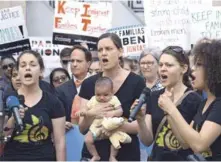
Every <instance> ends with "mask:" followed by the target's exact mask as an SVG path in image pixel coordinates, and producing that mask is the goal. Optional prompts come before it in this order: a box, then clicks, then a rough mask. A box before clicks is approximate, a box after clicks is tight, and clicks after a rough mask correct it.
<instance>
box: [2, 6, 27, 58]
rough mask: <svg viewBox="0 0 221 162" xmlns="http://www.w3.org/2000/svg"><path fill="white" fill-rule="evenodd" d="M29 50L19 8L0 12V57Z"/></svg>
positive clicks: (23, 21)
mask: <svg viewBox="0 0 221 162" xmlns="http://www.w3.org/2000/svg"><path fill="white" fill-rule="evenodd" d="M26 49H30V43H29V39H28V32H27V28H26V25H25V20H24V15H23V11H22V7H21V6H17V7H12V8H5V9H1V10H0V55H4V54H12V53H15V52H20V51H23V50H26Z"/></svg>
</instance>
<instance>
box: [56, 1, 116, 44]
mask: <svg viewBox="0 0 221 162" xmlns="http://www.w3.org/2000/svg"><path fill="white" fill-rule="evenodd" d="M111 24H112V3H109V2H98V3H85V2H75V1H56V5H55V16H54V29H53V43H54V44H65V45H74V44H79V43H81V42H86V43H87V44H88V45H89V47H90V46H92V47H93V48H96V43H97V37H99V36H100V35H101V34H103V33H105V32H106V31H107V30H108V29H110V28H111Z"/></svg>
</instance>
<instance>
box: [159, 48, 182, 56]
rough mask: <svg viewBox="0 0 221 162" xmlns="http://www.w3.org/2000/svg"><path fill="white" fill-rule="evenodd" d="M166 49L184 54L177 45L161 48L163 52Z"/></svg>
mask: <svg viewBox="0 0 221 162" xmlns="http://www.w3.org/2000/svg"><path fill="white" fill-rule="evenodd" d="M167 50H171V51H173V52H175V53H181V54H183V55H184V54H185V52H184V50H183V48H182V47H179V46H169V47H167V48H166V49H165V50H163V53H164V51H167Z"/></svg>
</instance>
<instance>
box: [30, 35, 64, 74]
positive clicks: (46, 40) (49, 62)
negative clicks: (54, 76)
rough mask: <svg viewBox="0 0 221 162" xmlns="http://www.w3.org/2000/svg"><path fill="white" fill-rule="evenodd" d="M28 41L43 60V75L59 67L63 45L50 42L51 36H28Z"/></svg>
mask: <svg viewBox="0 0 221 162" xmlns="http://www.w3.org/2000/svg"><path fill="white" fill-rule="evenodd" d="M30 43H31V48H32V50H35V51H37V52H39V53H40V54H41V56H42V58H43V60H44V65H45V72H44V76H47V75H49V74H50V72H51V71H52V70H53V69H54V68H58V67H61V63H60V52H61V50H62V49H63V48H64V47H65V46H63V45H54V44H52V38H51V37H30Z"/></svg>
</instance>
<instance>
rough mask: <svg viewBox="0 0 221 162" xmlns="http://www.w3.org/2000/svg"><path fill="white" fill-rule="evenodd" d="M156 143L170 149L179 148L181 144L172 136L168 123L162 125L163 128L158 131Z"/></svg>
mask: <svg viewBox="0 0 221 162" xmlns="http://www.w3.org/2000/svg"><path fill="white" fill-rule="evenodd" d="M156 144H157V146H159V147H167V148H169V149H170V150H179V149H180V148H181V145H180V143H179V141H178V140H177V138H176V137H175V136H174V134H173V132H172V130H171V127H170V125H169V124H167V125H164V126H163V129H162V130H161V131H160V133H159V134H158V137H157V139H156Z"/></svg>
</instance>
